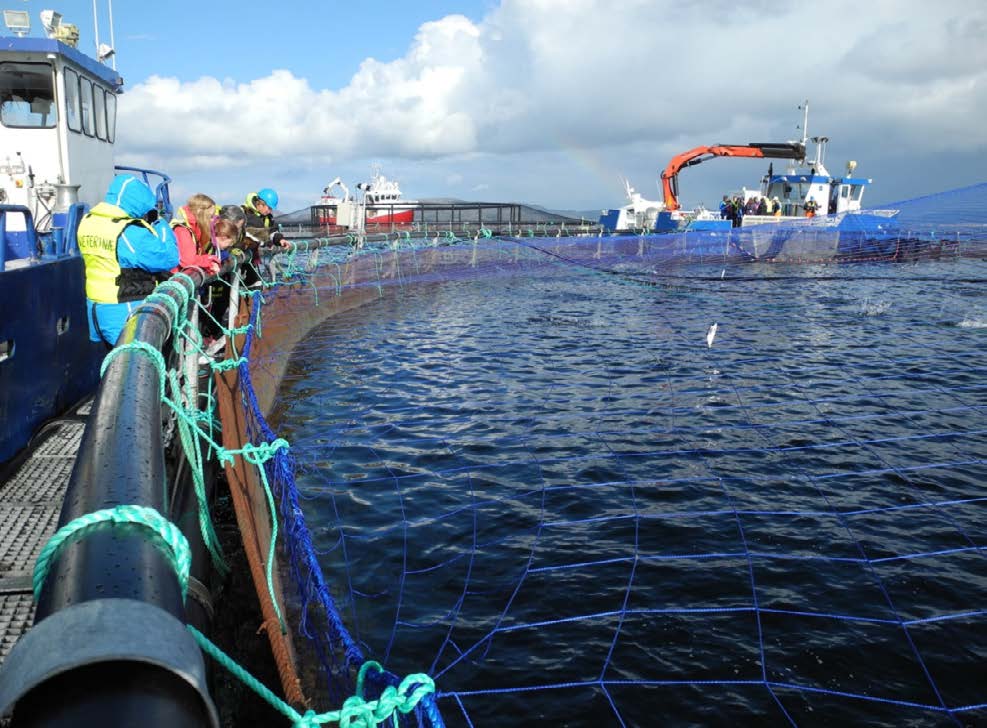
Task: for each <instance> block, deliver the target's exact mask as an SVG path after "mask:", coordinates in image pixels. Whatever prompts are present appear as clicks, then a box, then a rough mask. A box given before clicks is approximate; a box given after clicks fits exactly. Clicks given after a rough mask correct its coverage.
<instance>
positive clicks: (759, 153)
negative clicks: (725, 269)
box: [661, 142, 805, 210]
mask: <svg viewBox="0 0 987 728" xmlns="http://www.w3.org/2000/svg"><path fill="white" fill-rule="evenodd" d="M713 157H752V158H755V157H770V158H772V159H793V160H795V161H798V162H801V161H803V160H805V143H804V142H783V143H773V142H765V143H757V142H752V143H750V144H716V145H713V146H707V147H696V148H695V149H690V150H689V151H688V152H683V153H682V154H679V155H678V156H676V157H674V158H673V159H672V161H671V162H669V163H668V166H667V167H665V170H664V171H663V172H662V173H661V186H662V192H663V193H664V196H665V209H666V210H678V209H679V208H680V207H681V205H679V171H680V170H681V169H682V168H683V167H691V166H693V165H695V164H700V163H701V162H705V161H706V160H707V159H713Z"/></svg>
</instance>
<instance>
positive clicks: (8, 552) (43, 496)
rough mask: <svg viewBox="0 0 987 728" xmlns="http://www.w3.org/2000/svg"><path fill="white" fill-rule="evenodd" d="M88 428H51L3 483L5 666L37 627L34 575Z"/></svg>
mask: <svg viewBox="0 0 987 728" xmlns="http://www.w3.org/2000/svg"><path fill="white" fill-rule="evenodd" d="M85 410H86V411H85V412H81V411H80V412H78V413H77V414H88V405H86V407H85ZM84 429H85V422H84V421H83V420H82V419H65V420H57V421H55V422H53V423H51V424H49V425H48V426H47V427H46V428H45V429H44V430H43V431H42V432H41V433H39V435H38V436H37V437H35V441H34V443H33V444H32V447H31V450H30V453H29V455H28V456H27V457H26V458H25V459H24V460H23V461H21V462H20V463H19V464H17V465H16V466H15V467H14V469H13V470H12V471H11V472H10V473H9V474H8V477H7V478H6V480H4V481H2V482H0V664H2V663H3V661H4V659H5V658H6V656H7V653H9V652H10V650H11V648H12V647H13V646H14V643H15V642H17V640H18V639H19V638H20V636H21V635H22V634H24V633H25V632H26V631H27V630H28V629H30V627H31V624H32V623H33V620H34V602H33V599H32V596H31V572H32V570H33V569H34V562H35V559H37V557H38V553H39V552H40V551H41V549H42V548H43V547H44V545H45V543H46V542H47V540H48V539H49V538H50V537H51V535H52V534H53V533H54V532H55V527H56V525H57V523H58V513H59V511H60V510H61V507H62V499H63V497H64V495H65V489H66V488H67V487H68V482H69V476H70V475H71V474H72V464H73V462H74V461H75V455H76V452H77V451H78V449H79V442H80V441H81V439H82V432H83V430H84Z"/></svg>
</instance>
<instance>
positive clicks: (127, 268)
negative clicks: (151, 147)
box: [76, 174, 178, 346]
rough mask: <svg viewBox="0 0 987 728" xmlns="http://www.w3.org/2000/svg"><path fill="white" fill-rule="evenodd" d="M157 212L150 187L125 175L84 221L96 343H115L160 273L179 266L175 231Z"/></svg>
mask: <svg viewBox="0 0 987 728" xmlns="http://www.w3.org/2000/svg"><path fill="white" fill-rule="evenodd" d="M157 212H158V210H157V199H156V198H155V196H154V193H153V192H151V190H150V189H149V188H148V186H147V185H146V184H144V183H143V182H141V181H140V180H139V179H137V178H136V177H134V176H133V175H130V174H121V175H117V176H116V177H114V178H113V182H112V183H110V188H109V190H107V192H106V197H105V199H104V200H103V202H100V203H99V204H97V205H96V206H95V207H93V209H92V210H90V211H89V212H88V213H86V215H85V217H83V218H82V220H81V222H80V223H79V231H78V233H77V234H76V238H77V240H78V244H79V252H80V253H81V254H82V261H83V264H84V265H85V269H86V310H87V314H88V316H87V318H88V319H89V338H90V339H91V340H92V341H104V342H106V343H107V344H108V345H109V346H114V345H115V344H116V343H117V339H118V338H119V337H120V332H121V331H123V325H124V322H126V320H127V317H128V316H130V314H131V312H132V311H134V310H135V309H136V308H137V307H138V306H139V305H140V303H141V301H143V300H144V298H145V297H146V296H147V295H148V294H150V293H152V292H153V291H154V287H155V286H156V285H157V281H158V279H159V277H166V274H167V272H168V271H170V270H171V269H172V268H174V267H175V266H176V265H178V244H177V242H176V241H175V235H174V233H172V231H171V228H170V227H169V226H168V223H167V222H166V221H165V220H163V219H159V218H158V215H157ZM163 274H165V275H163Z"/></svg>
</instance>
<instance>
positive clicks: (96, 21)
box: [93, 0, 99, 58]
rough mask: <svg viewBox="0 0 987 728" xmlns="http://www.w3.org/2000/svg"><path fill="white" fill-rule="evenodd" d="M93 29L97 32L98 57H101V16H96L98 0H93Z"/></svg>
mask: <svg viewBox="0 0 987 728" xmlns="http://www.w3.org/2000/svg"><path fill="white" fill-rule="evenodd" d="M93 30H94V31H95V33H96V57H97V58H99V18H98V17H97V16H96V0H93Z"/></svg>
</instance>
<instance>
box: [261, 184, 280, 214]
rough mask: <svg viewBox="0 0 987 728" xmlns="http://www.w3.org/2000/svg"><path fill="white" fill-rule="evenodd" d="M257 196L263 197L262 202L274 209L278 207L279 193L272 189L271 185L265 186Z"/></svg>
mask: <svg viewBox="0 0 987 728" xmlns="http://www.w3.org/2000/svg"><path fill="white" fill-rule="evenodd" d="M257 196H258V197H259V198H260V199H261V201H262V202H264V203H266V204H267V206H268V207H270V208H271V209H272V210H276V209H277V207H278V193H277V192H275V191H274V190H272V189H271V188H270V187H265V188H264V189H262V190H261V191H260V192H258V193H257Z"/></svg>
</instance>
